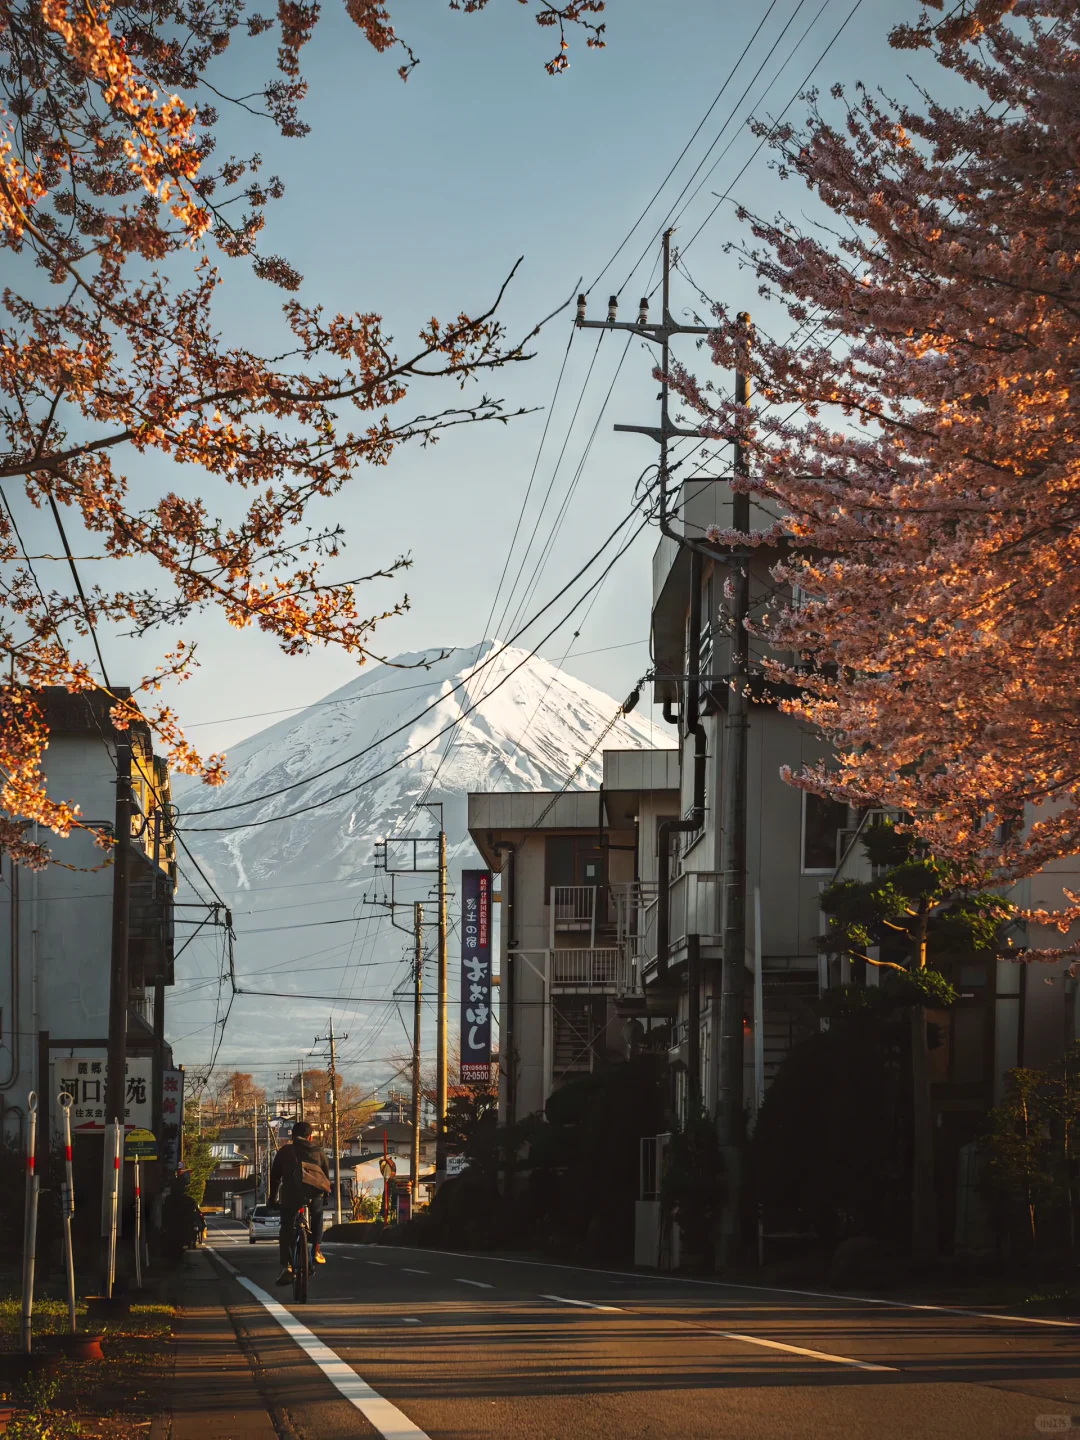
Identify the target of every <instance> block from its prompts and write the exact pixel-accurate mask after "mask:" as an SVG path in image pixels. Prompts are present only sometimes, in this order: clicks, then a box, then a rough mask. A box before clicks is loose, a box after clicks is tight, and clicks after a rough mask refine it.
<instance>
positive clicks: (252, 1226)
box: [248, 1205, 281, 1245]
mask: <svg viewBox="0 0 1080 1440" xmlns="http://www.w3.org/2000/svg"><path fill="white" fill-rule="evenodd" d="M280 1229H281V1215H280V1211H279V1208H278V1206H277V1205H256V1206H255V1209H254V1210H253V1211H252V1212H251V1214H250V1215H249V1216H248V1240H249V1241H250V1242H251V1244H252V1245H254V1244H255V1242H256V1241H257V1240H276V1239H277V1238H278V1231H279V1230H280Z"/></svg>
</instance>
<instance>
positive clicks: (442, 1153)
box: [413, 806, 449, 1206]
mask: <svg viewBox="0 0 1080 1440" xmlns="http://www.w3.org/2000/svg"><path fill="white" fill-rule="evenodd" d="M439 815H440V827H439V1004H438V1029H437V1034H436V1042H435V1045H436V1050H435V1055H436V1068H437V1072H438V1074H437V1080H436V1094H435V1177H436V1184H439V1183H440V1182H441V1181H442V1179H443V1177H444V1175H445V1173H446V1106H447V1100H448V1091H447V1084H446V1070H447V1050H448V1031H447V1026H448V992H449V966H448V964H447V934H446V930H447V926H446V831H445V830H444V829H442V825H441V817H442V806H440V807H439ZM418 1198H419V1197H418V1196H417V1195H416V1193H415V1182H414V1193H413V1205H414V1206H415V1205H416V1202H417V1200H418Z"/></svg>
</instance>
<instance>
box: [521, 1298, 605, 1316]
mask: <svg viewBox="0 0 1080 1440" xmlns="http://www.w3.org/2000/svg"><path fill="white" fill-rule="evenodd" d="M540 1299H541V1300H557V1301H558V1302H559V1304H560V1305H580V1306H581V1308H582V1309H583V1310H612V1311H614V1312H616V1313H617V1314H619V1315H625V1314H626V1311H625V1310H624V1309H623V1308H622V1306H621V1305H595V1304H593V1302H592V1301H591V1300H568V1299H567V1297H566V1296H565V1295H541V1296H540Z"/></svg>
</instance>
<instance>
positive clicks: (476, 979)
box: [461, 870, 491, 1085]
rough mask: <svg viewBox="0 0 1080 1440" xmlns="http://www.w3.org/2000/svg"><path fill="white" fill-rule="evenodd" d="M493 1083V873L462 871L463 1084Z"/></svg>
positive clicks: (487, 871) (486, 871)
mask: <svg viewBox="0 0 1080 1440" xmlns="http://www.w3.org/2000/svg"><path fill="white" fill-rule="evenodd" d="M477 1081H479V1082H481V1083H482V1084H484V1085H489V1084H490V1083H491V872H490V871H489V870H463V871H462V872H461V1083H462V1084H463V1085H472V1084H475V1083H476V1082H477Z"/></svg>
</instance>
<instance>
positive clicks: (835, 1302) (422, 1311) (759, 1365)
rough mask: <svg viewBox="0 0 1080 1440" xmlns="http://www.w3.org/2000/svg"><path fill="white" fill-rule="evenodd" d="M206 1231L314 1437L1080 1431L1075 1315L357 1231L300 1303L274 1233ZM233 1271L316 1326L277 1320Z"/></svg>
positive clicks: (542, 1438)
mask: <svg viewBox="0 0 1080 1440" xmlns="http://www.w3.org/2000/svg"><path fill="white" fill-rule="evenodd" d="M208 1239H209V1241H210V1243H211V1244H212V1245H213V1246H214V1247H215V1249H216V1252H217V1254H218V1255H219V1256H220V1257H221V1258H222V1259H223V1260H224V1261H226V1262H227V1264H228V1265H230V1266H232V1267H234V1268H235V1270H236V1272H237V1276H236V1277H230V1279H229V1280H228V1286H227V1289H228V1294H229V1308H230V1313H231V1315H232V1318H233V1321H234V1324H235V1325H236V1327H237V1329H238V1332H239V1333H240V1334H241V1335H242V1337H243V1338H244V1341H245V1344H246V1345H247V1346H248V1348H249V1351H250V1353H251V1354H252V1355H253V1356H254V1357H256V1359H257V1367H258V1370H259V1374H260V1380H261V1383H262V1384H263V1386H264V1389H265V1390H266V1392H267V1394H268V1398H269V1400H270V1401H271V1402H272V1405H273V1406H274V1407H276V1409H277V1412H278V1413H279V1414H280V1415H284V1416H285V1417H286V1420H287V1424H288V1425H291V1426H292V1428H293V1430H294V1432H295V1433H297V1434H298V1435H300V1436H301V1437H310V1440H338V1437H346V1436H379V1435H382V1436H383V1437H384V1440H407V1437H411V1440H419V1437H421V1436H423V1435H426V1436H429V1437H430V1440H489V1437H490V1440H567V1437H578V1436H581V1437H591V1440H608V1437H611V1440H646V1437H647V1440H684V1437H685V1440H725V1437H733V1440H774V1437H775V1440H802V1437H806V1440H818V1437H821V1440H824V1437H830V1440H831V1437H840V1436H843V1437H845V1440H851V1437H869V1440H894V1437H908V1436H911V1437H919V1440H936V1437H941V1440H945V1437H948V1440H969V1437H970V1440H991V1437H1010V1440H1012V1437H1021V1436H1022V1437H1029V1436H1030V1437H1035V1436H1038V1435H1040V1434H1046V1433H1051V1434H1056V1433H1061V1432H1062V1431H1065V1430H1067V1429H1070V1428H1073V1429H1078V1430H1080V1326H1069V1325H1064V1324H1037V1323H1030V1322H1024V1321H1022V1320H1019V1319H1007V1318H1006V1319H1001V1318H997V1317H993V1318H990V1317H980V1316H977V1315H970V1314H958V1313H949V1312H946V1311H940V1310H933V1309H922V1310H914V1309H907V1308H903V1307H897V1306H891V1305H874V1304H868V1303H867V1302H865V1301H860V1300H854V1299H850V1298H847V1297H840V1296H825V1295H813V1294H808V1293H805V1292H794V1291H790V1292H784V1291H776V1290H771V1291H770V1290H762V1289H751V1288H748V1287H732V1286H727V1285H723V1284H719V1283H711V1282H708V1283H707V1282H693V1281H679V1280H675V1279H671V1278H668V1277H657V1278H653V1277H651V1276H646V1275H634V1274H632V1273H624V1274H618V1273H612V1272H608V1271H600V1270H588V1269H582V1268H573V1267H569V1266H560V1265H551V1264H543V1263H541V1264H534V1263H528V1262H523V1261H509V1260H500V1259H495V1258H492V1257H490V1256H481V1255H457V1254H449V1253H445V1252H438V1251H430V1250H425V1251H418V1250H405V1249H398V1248H396V1247H395V1248H392V1247H387V1246H380V1247H375V1246H352V1245H329V1246H327V1256H328V1259H329V1263H328V1264H327V1265H325V1266H320V1267H319V1268H318V1270H317V1271H316V1272H315V1275H314V1277H313V1284H312V1295H311V1298H310V1300H309V1302H308V1304H307V1305H306V1306H294V1305H293V1304H292V1298H291V1290H289V1289H281V1290H278V1289H276V1288H275V1286H274V1279H275V1276H276V1274H277V1269H278V1264H277V1247H276V1245H274V1244H272V1243H268V1242H265V1241H264V1242H262V1243H260V1244H259V1245H256V1246H251V1245H249V1244H248V1241H247V1233H246V1230H242V1229H241V1228H240V1227H239V1226H237V1225H233V1224H232V1223H231V1222H219V1223H218V1224H217V1225H215V1226H214V1227H213V1228H212V1230H211V1234H210V1235H209V1236H208ZM241 1276H245V1277H247V1278H248V1279H249V1280H250V1281H252V1282H253V1283H254V1285H255V1286H256V1287H258V1288H259V1289H260V1290H261V1291H262V1292H264V1294H265V1295H267V1296H273V1298H274V1300H275V1301H277V1302H279V1303H280V1304H281V1305H284V1306H285V1307H286V1309H285V1310H283V1311H282V1312H281V1315H282V1317H283V1318H284V1320H285V1323H287V1324H291V1323H292V1322H291V1321H290V1320H289V1319H288V1316H289V1314H290V1313H291V1315H292V1316H295V1317H296V1319H297V1320H299V1321H300V1322H302V1326H303V1327H306V1330H307V1331H310V1332H311V1334H312V1335H313V1336H314V1337H315V1340H306V1339H305V1338H304V1334H303V1333H298V1334H292V1335H290V1334H289V1333H288V1332H287V1331H286V1330H285V1329H283V1328H282V1323H281V1320H279V1319H278V1318H275V1314H274V1313H273V1312H272V1311H271V1310H268V1309H267V1308H266V1305H265V1303H264V1301H263V1300H262V1299H261V1298H260V1297H259V1296H258V1295H256V1294H254V1293H251V1292H250V1291H248V1290H246V1289H245V1288H244V1287H243V1286H242V1284H241V1283H240V1279H239V1277H241ZM318 1342H322V1346H324V1347H329V1351H326V1350H324V1349H321V1348H320V1347H319V1345H318ZM304 1347H306V1349H305V1348H304ZM329 1352H332V1355H331V1356H330V1359H329V1361H328V1360H327V1355H328V1354H329ZM313 1356H314V1358H313ZM340 1362H344V1365H341V1364H340ZM320 1367H321V1368H320ZM346 1367H348V1368H346ZM357 1376H359V1377H361V1381H362V1382H366V1386H365V1385H363V1384H361V1383H360V1381H356V1380H355V1377H357ZM334 1377H336V1379H337V1381H338V1384H339V1385H341V1384H344V1385H345V1388H346V1389H347V1390H349V1387H350V1386H351V1387H352V1389H353V1390H356V1389H357V1388H359V1390H360V1391H361V1392H362V1393H363V1394H365V1395H370V1394H371V1392H372V1391H373V1392H374V1393H375V1397H376V1400H378V1399H379V1397H381V1398H382V1399H383V1400H385V1401H389V1402H391V1403H390V1405H388V1406H383V1409H382V1410H380V1409H379V1405H378V1404H376V1403H375V1402H370V1403H369V1404H368V1406H367V1414H368V1415H370V1416H371V1417H372V1418H371V1419H368V1418H365V1414H364V1413H362V1412H361V1411H360V1410H358V1409H357V1408H356V1406H355V1405H354V1404H353V1403H350V1401H349V1400H348V1399H346V1398H345V1397H344V1396H343V1395H342V1394H341V1393H340V1389H339V1388H338V1386H337V1385H335V1383H334ZM342 1377H345V1378H344V1380H343V1379H342ZM354 1382H355V1384H354ZM366 1387H370V1391H369V1390H367V1388H366ZM350 1393H352V1391H350ZM394 1407H396V1410H395V1408H394ZM1073 1417H1075V1418H1073ZM410 1422H411V1424H410Z"/></svg>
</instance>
